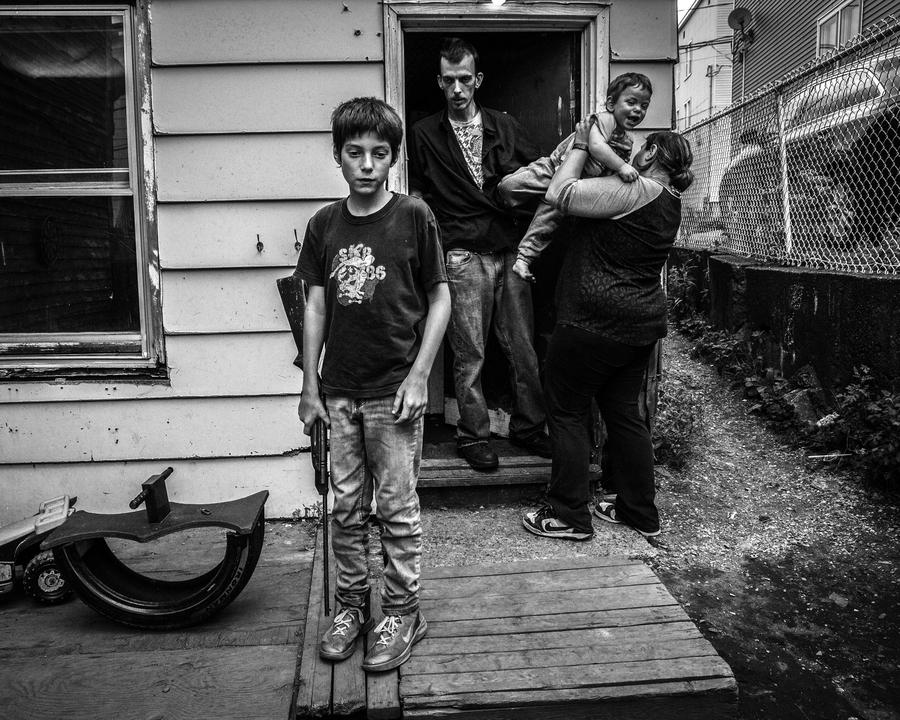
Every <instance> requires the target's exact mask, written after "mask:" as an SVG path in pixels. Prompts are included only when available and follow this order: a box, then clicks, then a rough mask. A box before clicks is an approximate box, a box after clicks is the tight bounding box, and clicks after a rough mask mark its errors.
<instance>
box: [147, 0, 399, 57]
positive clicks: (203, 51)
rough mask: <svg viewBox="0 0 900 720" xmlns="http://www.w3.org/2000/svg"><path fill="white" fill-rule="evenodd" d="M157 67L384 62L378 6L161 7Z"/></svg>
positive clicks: (155, 26) (244, 1)
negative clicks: (222, 64)
mask: <svg viewBox="0 0 900 720" xmlns="http://www.w3.org/2000/svg"><path fill="white" fill-rule="evenodd" d="M151 16H152V25H151V32H152V34H153V62H154V64H157V65H186V64H187V65H190V64H206V63H212V64H216V63H262V62H296V61H299V62H315V61H325V62H328V61H360V60H373V61H374V60H381V59H382V58H383V55H384V50H383V47H382V32H381V25H382V10H381V3H380V2H378V0H252V2H248V0H189V1H188V0H153V2H152V3H151Z"/></svg>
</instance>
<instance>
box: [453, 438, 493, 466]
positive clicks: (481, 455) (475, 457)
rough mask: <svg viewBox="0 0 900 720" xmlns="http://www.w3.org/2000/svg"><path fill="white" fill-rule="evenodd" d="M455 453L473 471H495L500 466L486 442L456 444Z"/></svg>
mask: <svg viewBox="0 0 900 720" xmlns="http://www.w3.org/2000/svg"><path fill="white" fill-rule="evenodd" d="M456 452H457V453H459V455H460V457H461V458H463V459H464V460H465V461H466V462H467V463H469V465H471V466H472V467H473V468H474V469H475V470H485V471H486V470H496V469H497V466H498V465H499V464H500V459H499V458H498V457H497V453H495V452H494V449H493V448H492V447H491V444H490V443H489V442H488V441H487V440H470V441H463V442H461V443H459V444H457V446H456Z"/></svg>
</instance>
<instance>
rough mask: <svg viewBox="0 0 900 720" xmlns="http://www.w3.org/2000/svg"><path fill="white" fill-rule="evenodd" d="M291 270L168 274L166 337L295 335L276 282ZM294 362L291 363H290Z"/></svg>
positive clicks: (165, 289)
mask: <svg viewBox="0 0 900 720" xmlns="http://www.w3.org/2000/svg"><path fill="white" fill-rule="evenodd" d="M291 272H292V270H291V269H290V268H271V267H265V268H246V269H229V270H166V271H164V272H163V274H162V279H163V323H164V325H165V328H166V332H167V333H223V332H232V333H239V332H250V333H254V332H281V331H285V330H290V327H289V325H288V321H287V317H286V316H285V314H284V307H283V306H282V304H281V296H280V295H279V294H278V288H277V286H276V285H275V281H276V280H277V279H278V278H280V277H284V276H286V275H290V274H291ZM292 360H293V356H292V357H291V358H290V359H289V360H288V363H290V362H291V361H292Z"/></svg>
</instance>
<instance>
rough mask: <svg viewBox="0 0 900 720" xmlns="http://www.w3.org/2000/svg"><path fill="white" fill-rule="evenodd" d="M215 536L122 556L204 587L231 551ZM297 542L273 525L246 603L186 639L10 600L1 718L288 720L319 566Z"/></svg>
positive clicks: (183, 633) (3, 633)
mask: <svg viewBox="0 0 900 720" xmlns="http://www.w3.org/2000/svg"><path fill="white" fill-rule="evenodd" d="M206 530H209V529H202V530H190V531H185V532H182V533H176V534H173V535H170V536H167V537H165V538H162V539H160V540H159V541H156V542H153V543H148V544H146V545H143V546H139V545H137V544H135V543H127V545H129V546H133V547H132V548H125V547H123V548H122V552H121V555H120V556H122V557H125V558H128V562H129V564H130V565H131V566H132V567H134V568H135V569H137V570H139V571H140V572H144V573H146V574H153V575H154V576H157V577H160V578H177V577H185V576H190V575H195V574H197V573H196V570H197V569H199V568H206V567H209V566H211V565H212V564H214V563H215V562H218V560H220V559H221V555H222V553H223V551H224V545H223V540H221V539H219V538H212V539H210V537H209V536H208V534H207V533H206V532H205V531H206ZM211 532H213V533H218V534H219V535H221V530H218V529H212V530H211ZM300 532H303V531H302V529H301V528H299V527H298V526H293V528H290V527H288V526H284V525H271V524H269V525H267V527H266V544H265V546H264V547H263V551H262V554H261V556H260V559H259V564H258V565H257V567H256V570H255V571H254V573H253V577H252V578H251V579H250V582H249V583H248V585H247V587H246V588H245V589H244V591H243V592H242V593H241V594H240V595H239V596H238V598H237V599H236V600H235V601H234V602H233V603H232V604H231V605H229V606H228V607H227V608H225V609H224V610H223V611H222V612H221V613H219V614H217V615H215V616H214V617H213V618H212V619H210V620H209V621H208V622H206V623H204V624H202V625H199V626H196V627H193V628H188V629H185V630H178V631H159V632H144V631H140V630H136V629H131V628H128V627H125V626H124V625H118V624H116V623H113V622H111V621H109V620H106V619H105V618H103V617H101V616H100V615H98V614H97V613H95V612H94V611H93V610H91V609H90V608H88V607H87V606H86V605H84V604H83V603H81V602H80V601H78V600H76V599H73V600H71V601H70V602H68V603H66V604H64V605H57V606H51V607H45V606H40V605H36V604H34V603H32V602H31V600H30V599H29V598H25V597H23V596H21V595H17V596H13V597H11V598H9V599H6V600H4V601H3V603H2V605H0V667H2V668H3V669H2V671H0V718H10V720H12V719H13V718H14V719H15V720H46V719H47V718H66V719H67V720H120V719H121V718H135V719H136V720H137V719H140V720H150V719H151V718H152V719H153V720H196V719H197V718H216V720H249V719H258V720H288V718H290V717H291V716H292V715H293V704H292V699H293V690H294V680H295V671H296V665H297V660H298V658H297V647H298V644H299V642H300V639H301V638H302V637H304V633H303V621H304V618H305V617H306V600H307V594H306V592H305V591H306V587H307V585H306V582H307V580H306V578H307V577H308V576H309V574H310V570H311V565H312V560H313V552H312V550H298V548H300V547H302V546H303V545H305V539H304V538H302V537H301V536H300V535H299V533H300ZM122 544H123V545H126V544H125V543H122ZM161 568H167V569H166V570H160V569H161ZM154 570H156V572H154Z"/></svg>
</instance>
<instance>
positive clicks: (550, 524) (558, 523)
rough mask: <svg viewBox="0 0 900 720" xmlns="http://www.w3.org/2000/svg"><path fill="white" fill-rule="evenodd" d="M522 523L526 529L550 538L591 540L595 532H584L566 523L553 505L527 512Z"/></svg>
mask: <svg viewBox="0 0 900 720" xmlns="http://www.w3.org/2000/svg"><path fill="white" fill-rule="evenodd" d="M522 525H524V526H525V529H526V530H527V531H528V532H530V533H534V534H535V535H541V536H543V537H549V538H562V539H563V540H581V541H584V540H590V539H591V538H592V537H594V532H593V531H591V532H583V531H581V530H576V529H575V528H573V527H572V526H571V525H568V524H566V523H565V522H563V521H562V520H560V519H559V518H558V517H556V514H555V512H554V510H553V508H552V507H550V506H549V505H544V506H543V507H540V508H538V509H537V510H532V511H531V512H527V513H525V516H524V517H523V518H522Z"/></svg>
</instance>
